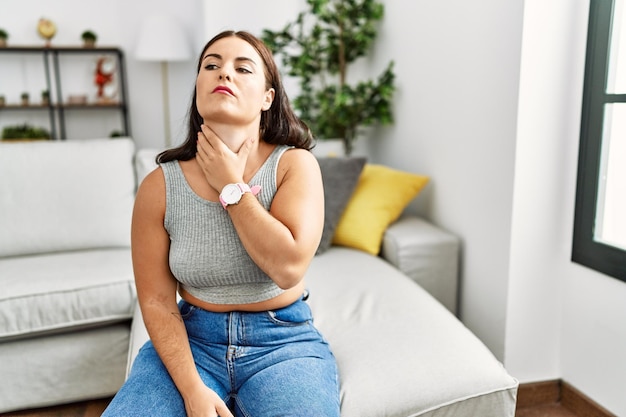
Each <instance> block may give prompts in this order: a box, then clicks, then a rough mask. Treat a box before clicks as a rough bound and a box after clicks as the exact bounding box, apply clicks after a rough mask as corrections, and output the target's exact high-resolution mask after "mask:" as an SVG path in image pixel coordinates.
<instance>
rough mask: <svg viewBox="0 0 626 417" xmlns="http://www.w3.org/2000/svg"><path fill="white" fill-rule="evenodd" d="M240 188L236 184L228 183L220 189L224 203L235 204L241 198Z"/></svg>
mask: <svg viewBox="0 0 626 417" xmlns="http://www.w3.org/2000/svg"><path fill="white" fill-rule="evenodd" d="M242 194H243V193H242V192H241V189H240V188H239V187H238V186H237V184H228V185H227V186H226V187H224V189H223V190H222V199H223V200H224V202H226V204H236V203H238V202H239V200H241V195H242Z"/></svg>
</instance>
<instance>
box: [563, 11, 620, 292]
mask: <svg viewBox="0 0 626 417" xmlns="http://www.w3.org/2000/svg"><path fill="white" fill-rule="evenodd" d="M587 36H588V38H587V60H586V64H585V85H584V90H583V108H582V121H581V131H580V150H579V157H578V182H577V188H576V212H575V218H574V241H573V248H572V261H574V262H577V263H580V264H582V265H585V266H587V267H590V268H593V269H595V270H597V271H600V272H602V273H604V274H607V275H610V276H612V277H615V278H618V279H620V280H622V281H626V0H591V8H590V11H589V29H588V35H587Z"/></svg>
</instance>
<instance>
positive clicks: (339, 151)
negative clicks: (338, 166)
mask: <svg viewBox="0 0 626 417" xmlns="http://www.w3.org/2000/svg"><path fill="white" fill-rule="evenodd" d="M312 152H313V155H315V156H317V157H318V158H341V157H344V156H346V150H345V148H344V146H343V140H342V139H319V140H317V142H316V144H315V148H313V151H312Z"/></svg>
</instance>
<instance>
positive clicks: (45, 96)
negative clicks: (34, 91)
mask: <svg viewBox="0 0 626 417" xmlns="http://www.w3.org/2000/svg"><path fill="white" fill-rule="evenodd" d="M41 105H42V106H48V105H50V91H48V90H43V91H42V92H41Z"/></svg>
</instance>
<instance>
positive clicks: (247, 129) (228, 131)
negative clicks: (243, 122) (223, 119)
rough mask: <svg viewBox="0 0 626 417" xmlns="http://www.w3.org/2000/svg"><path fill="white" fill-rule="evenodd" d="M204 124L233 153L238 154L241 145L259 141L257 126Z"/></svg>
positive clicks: (210, 122) (209, 122)
mask: <svg viewBox="0 0 626 417" xmlns="http://www.w3.org/2000/svg"><path fill="white" fill-rule="evenodd" d="M204 124H205V125H207V126H209V127H210V128H211V130H212V131H213V132H215V134H216V135H217V136H218V137H219V138H220V139H221V141H222V142H224V144H226V146H228V148H229V149H230V150H231V151H233V152H238V151H239V149H240V148H241V145H243V143H244V142H245V141H246V140H248V139H250V138H254V139H255V142H258V139H259V130H258V126H254V127H253V126H237V125H233V124H227V123H216V122H213V121H208V120H205V121H204Z"/></svg>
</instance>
